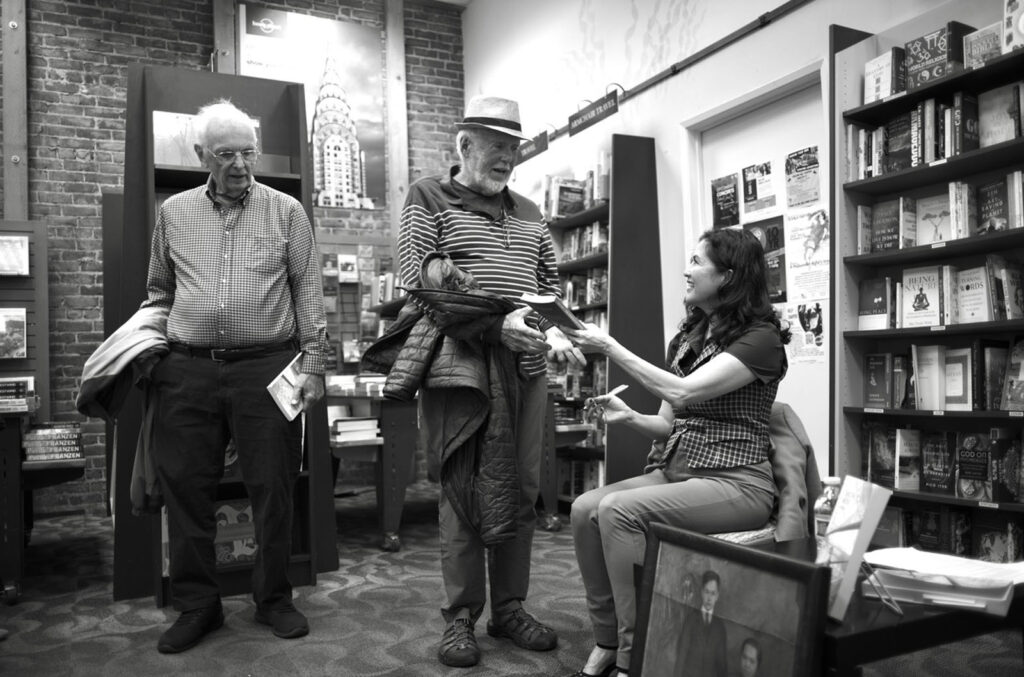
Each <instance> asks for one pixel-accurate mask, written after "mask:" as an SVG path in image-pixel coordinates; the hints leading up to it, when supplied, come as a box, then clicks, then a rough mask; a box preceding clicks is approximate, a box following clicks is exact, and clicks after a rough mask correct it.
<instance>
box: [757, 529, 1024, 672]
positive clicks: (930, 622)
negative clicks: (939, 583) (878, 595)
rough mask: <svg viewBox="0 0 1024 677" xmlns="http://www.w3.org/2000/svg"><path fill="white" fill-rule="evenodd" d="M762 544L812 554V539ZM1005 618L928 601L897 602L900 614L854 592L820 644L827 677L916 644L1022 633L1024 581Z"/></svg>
mask: <svg viewBox="0 0 1024 677" xmlns="http://www.w3.org/2000/svg"><path fill="white" fill-rule="evenodd" d="M757 547H764V548H766V549H768V550H771V551H773V552H777V553H779V554H782V555H786V556H789V557H793V558H797V559H803V560H808V559H809V560H811V561H813V559H814V553H815V549H816V544H815V540H814V538H808V539H805V540H802V541H789V542H784V543H771V544H767V545H764V546H757ZM1015 592H1016V594H1015V596H1014V600H1013V603H1012V604H1011V605H1010V611H1009V613H1007V615H1006V617H1005V618H1003V617H1000V616H994V615H992V614H986V613H980V612H977V611H963V610H959V609H952V608H944V607H934V606H926V605H923V604H911V603H909V602H901V603H900V607H901V608H902V609H903V615H902V616H898V615H897V614H895V613H893V612H892V611H890V610H889V609H887V608H886V607H885V606H884V605H883V604H882V602H881V601H879V600H877V599H869V598H865V597H864V596H863V595H862V594H861V593H860V583H859V581H858V587H857V592H856V593H855V594H854V595H853V599H852V600H851V601H850V606H849V608H848V609H847V611H846V617H845V618H844V619H843V622H842V623H837V622H836V621H833V620H829V622H828V626H827V627H826V628H825V638H824V642H825V643H824V646H823V649H822V660H823V663H824V664H823V666H822V667H823V670H822V674H824V675H826V676H827V677H857V676H859V675H860V674H861V668H860V666H861V665H862V664H864V663H871V662H873V661H877V660H882V659H884V658H892V657H893V656H899V655H901V654H905V653H911V652H913V651H918V650H920V649H927V648H931V647H936V646H941V645H943V644H946V643H949V642H956V641H959V640H962V639H968V638H970V637H976V636H978V635H984V634H988V633H990V632H995V631H997V630H1005V629H1007V628H1017V629H1019V630H1021V631H1022V632H1024V586H1017V590H1016V591H1015Z"/></svg>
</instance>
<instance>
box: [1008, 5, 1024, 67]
mask: <svg viewBox="0 0 1024 677" xmlns="http://www.w3.org/2000/svg"><path fill="white" fill-rule="evenodd" d="M1016 49H1024V3H1022V2H1019V1H1018V2H1012V1H1011V0H1006V2H1005V3H1003V54H1009V53H1010V52H1012V51H1014V50H1016Z"/></svg>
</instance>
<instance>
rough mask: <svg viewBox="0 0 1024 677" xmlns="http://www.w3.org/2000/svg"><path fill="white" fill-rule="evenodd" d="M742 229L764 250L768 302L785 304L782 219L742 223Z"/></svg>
mask: <svg viewBox="0 0 1024 677" xmlns="http://www.w3.org/2000/svg"><path fill="white" fill-rule="evenodd" d="M743 229H744V230H746V231H748V232H750V233H751V234H752V235H753V236H754V237H756V238H757V240H758V242H760V243H761V246H762V247H763V248H764V258H765V263H766V265H767V266H768V300H769V301H771V302H772V303H785V302H786V298H787V293H786V235H785V227H784V225H783V220H782V217H781V216H775V217H772V218H770V219H764V220H763V221H754V222H753V223H744V224H743Z"/></svg>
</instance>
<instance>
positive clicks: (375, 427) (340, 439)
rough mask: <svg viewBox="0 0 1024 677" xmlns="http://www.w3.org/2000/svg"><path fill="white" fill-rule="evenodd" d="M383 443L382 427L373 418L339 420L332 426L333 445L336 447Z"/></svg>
mask: <svg viewBox="0 0 1024 677" xmlns="http://www.w3.org/2000/svg"><path fill="white" fill-rule="evenodd" d="M382 442H383V439H382V438H381V436H380V425H379V423H378V421H377V419H376V418H375V417H372V416H356V417H349V418H339V419H335V420H334V423H333V424H332V426H331V444H334V445H349V446H355V445H360V444H381V443H382Z"/></svg>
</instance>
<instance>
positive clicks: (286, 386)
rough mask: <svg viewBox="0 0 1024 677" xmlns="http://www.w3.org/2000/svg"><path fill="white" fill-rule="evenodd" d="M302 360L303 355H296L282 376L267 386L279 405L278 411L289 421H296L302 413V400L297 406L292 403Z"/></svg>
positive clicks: (276, 377) (275, 378)
mask: <svg viewBox="0 0 1024 677" xmlns="http://www.w3.org/2000/svg"><path fill="white" fill-rule="evenodd" d="M301 360H302V353H301V352H300V353H298V354H297V355H295V358H294V359H293V360H292V361H291V362H289V363H288V366H287V367H285V368H284V369H283V370H282V371H281V373H280V374H278V375H277V376H275V377H274V380H273V381H271V382H270V383H268V384H267V390H268V391H269V392H270V396H271V397H273V398H274V402H275V403H277V407H278V409H280V410H281V413H282V414H284V417H285V418H287V419H288V420H289V421H294V420H295V417H296V416H298V415H299V412H300V411H302V401H301V400H300V401H299V402H298V403H297V404H293V403H292V392H293V391H294V389H295V384H296V382H298V380H299V373H300V372H299V365H300V363H301Z"/></svg>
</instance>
